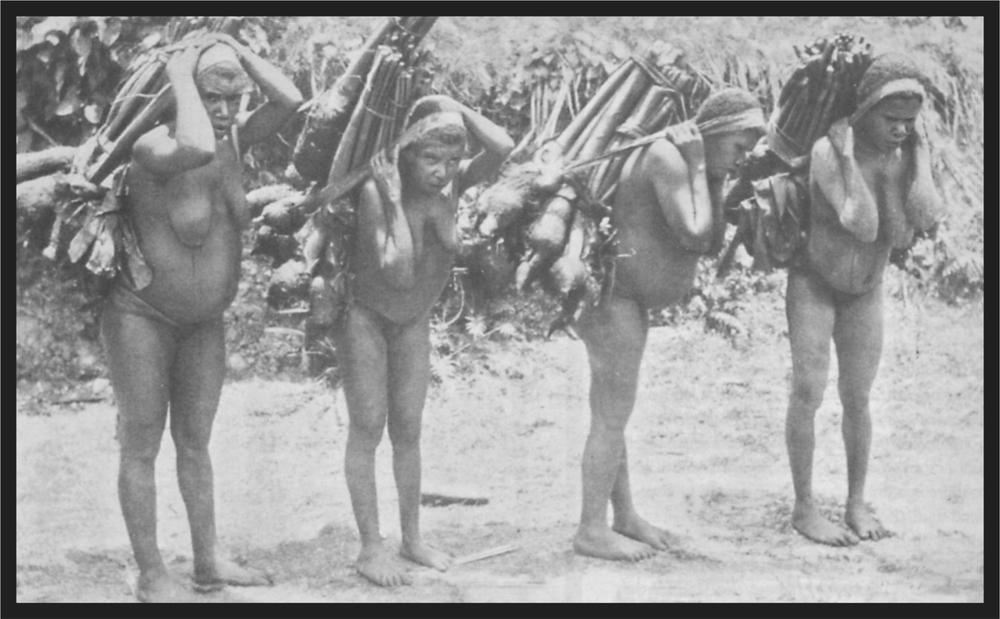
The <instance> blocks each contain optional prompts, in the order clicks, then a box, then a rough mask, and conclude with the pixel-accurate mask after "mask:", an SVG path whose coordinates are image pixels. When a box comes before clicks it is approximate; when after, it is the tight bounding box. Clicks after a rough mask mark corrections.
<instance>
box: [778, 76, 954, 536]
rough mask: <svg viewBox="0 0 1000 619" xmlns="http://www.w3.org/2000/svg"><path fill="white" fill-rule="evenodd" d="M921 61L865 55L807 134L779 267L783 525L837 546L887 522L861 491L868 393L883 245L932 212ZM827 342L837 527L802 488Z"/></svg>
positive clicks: (928, 220)
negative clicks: (841, 494)
mask: <svg viewBox="0 0 1000 619" xmlns="http://www.w3.org/2000/svg"><path fill="white" fill-rule="evenodd" d="M920 79H921V78H920V73H919V71H918V70H917V69H916V68H915V67H914V66H913V65H912V64H911V63H910V62H909V61H908V60H906V59H904V58H899V57H892V56H883V57H881V58H878V59H876V60H875V62H873V63H872V65H871V66H870V67H869V68H868V70H867V71H866V72H865V75H864V76H863V77H862V79H861V81H860V82H859V84H858V87H857V100H858V102H859V106H858V109H857V111H856V112H855V113H854V114H853V115H852V116H851V117H850V118H844V119H841V120H839V121H838V122H836V123H835V124H834V125H833V127H831V128H830V130H829V132H828V133H827V135H826V136H825V137H824V138H822V139H820V140H819V141H817V142H816V144H815V145H814V146H813V149H812V155H811V160H810V202H811V205H810V209H811V211H810V213H811V224H810V226H811V228H810V233H809V242H808V246H807V248H808V251H807V255H808V260H807V261H806V265H805V266H804V267H800V268H795V267H793V268H791V269H789V272H788V289H787V297H786V313H787V317H788V336H789V340H790V342H791V349H792V385H791V393H790V395H789V400H788V416H787V420H786V433H785V435H786V442H787V446H788V458H789V462H790V464H791V469H792V481H793V483H794V486H795V508H794V511H793V514H792V525H793V526H794V527H795V529H796V530H797V531H799V532H800V533H801V534H802V535H804V536H806V537H808V538H809V539H812V540H815V541H817V542H822V543H824V544H832V545H835V546H843V545H851V544H856V543H858V541H859V539H871V540H877V539H881V538H883V537H885V536H887V535H890V532H889V531H888V530H887V529H886V528H885V527H884V526H882V524H881V523H879V522H878V520H876V519H875V518H874V517H873V516H872V514H871V512H870V511H869V509H868V507H867V506H866V505H865V502H864V489H865V478H866V477H867V473H868V453H869V448H870V445H871V433H872V423H871V415H870V412H869V406H868V398H869V394H870V392H871V388H872V383H873V382H874V380H875V374H876V371H877V370H878V364H879V358H880V357H881V354H882V274H883V272H884V270H885V266H886V262H887V260H888V258H889V252H890V250H892V249H893V248H894V247H895V248H905V247H907V246H909V245H910V244H911V243H912V241H913V236H914V232H915V231H917V230H926V229H927V228H929V227H930V226H931V225H932V224H933V222H934V221H935V219H936V216H937V215H936V212H937V209H938V207H939V205H940V199H939V198H938V196H937V195H936V191H935V189H934V186H933V181H932V178H931V173H930V162H929V159H928V152H927V144H926V139H927V138H926V135H924V133H923V131H921V130H918V124H919V123H918V114H919V112H920V108H921V105H922V103H923V101H924V98H925V97H924V90H923V87H922V86H921V83H920V81H919V80H920ZM831 338H832V340H833V343H834V345H835V347H836V350H837V364H838V367H839V377H838V385H837V386H838V391H839V392H840V402H841V404H842V405H843V420H842V433H843V439H844V445H845V447H846V451H847V509H846V513H845V521H846V523H847V527H848V528H842V527H841V526H839V525H836V524H834V523H832V522H830V521H829V520H827V519H826V518H824V517H823V516H822V515H821V514H820V513H819V510H818V509H817V507H816V504H815V502H814V498H813V493H812V461H813V448H814V444H815V439H814V432H813V420H814V418H815V415H816V410H817V409H818V408H819V405H820V402H821V401H822V398H823V391H824V389H825V387H826V381H827V370H828V367H829V362H830V340H831Z"/></svg>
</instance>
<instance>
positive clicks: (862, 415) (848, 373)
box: [833, 286, 890, 540]
mask: <svg viewBox="0 0 1000 619" xmlns="http://www.w3.org/2000/svg"><path fill="white" fill-rule="evenodd" d="M839 309H840V311H839V312H838V314H837V324H836V326H835V328H834V331H833V340H834V342H835V344H836V346H837V362H838V366H839V368H840V380H839V384H838V388H839V391H840V402H841V404H842V405H843V407H844V417H843V421H842V425H841V431H842V432H843V435H844V446H845V448H846V452H847V510H846V514H845V520H846V521H847V525H848V526H849V527H851V529H853V530H854V532H855V533H857V534H858V537H860V538H861V539H871V540H878V539H881V538H883V537H886V536H888V535H890V532H889V531H888V530H887V529H886V528H885V527H883V526H882V524H881V523H879V521H878V520H876V519H875V518H874V517H873V516H872V514H871V512H870V511H869V510H868V508H867V507H866V506H865V500H864V493H865V479H866V478H867V476H868V454H869V450H870V448H871V440H872V419H871V413H870V412H869V407H868V400H869V394H870V393H871V388H872V384H873V383H874V382H875V375H876V373H877V372H878V365H879V360H880V357H881V356H882V288H881V286H879V287H878V288H876V289H875V290H873V291H871V292H870V293H868V294H865V295H862V296H860V297H857V298H856V299H853V300H852V301H850V302H849V303H846V304H845V305H843V306H842V307H841V308H839Z"/></svg>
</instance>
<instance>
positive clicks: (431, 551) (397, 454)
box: [388, 319, 451, 571]
mask: <svg viewBox="0 0 1000 619" xmlns="http://www.w3.org/2000/svg"><path fill="white" fill-rule="evenodd" d="M388 352H389V440H391V441H392V470H393V473H394V475H395V477H396V491H397V492H398V494H399V521H400V527H401V529H402V537H403V545H402V548H401V549H400V552H401V554H402V555H403V557H405V558H407V559H409V560H410V561H414V562H415V563H419V564H421V565H426V566H428V567H433V568H435V569H437V570H441V571H444V570H447V569H448V567H449V566H450V565H451V557H450V556H448V555H447V554H445V553H444V552H441V551H440V550H437V549H435V548H433V547H431V546H428V545H427V544H425V543H424V542H423V539H422V538H421V536H420V471H421V469H420V466H421V465H420V425H421V418H422V415H423V410H424V401H425V400H426V398H427V383H428V381H429V380H430V324H429V322H428V320H427V319H422V320H418V321H417V322H415V323H413V324H412V325H409V326H407V327H405V328H403V329H401V330H400V332H399V333H397V334H395V335H394V336H393V337H392V338H390V339H389V342H388Z"/></svg>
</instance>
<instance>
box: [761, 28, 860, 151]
mask: <svg viewBox="0 0 1000 619" xmlns="http://www.w3.org/2000/svg"><path fill="white" fill-rule="evenodd" d="M793 49H794V50H795V54H796V56H798V58H799V64H798V66H797V67H795V70H794V71H793V72H792V75H791V77H790V78H789V79H788V81H787V82H785V85H784V87H782V89H781V96H780V98H779V99H778V104H777V107H776V108H775V110H774V114H773V115H772V117H771V123H772V125H773V132H772V135H771V136H770V138H769V146H770V148H771V149H772V150H773V151H774V152H775V153H776V154H778V155H779V156H780V157H781V158H782V159H784V160H785V161H786V162H791V161H792V160H793V159H795V158H797V157H802V156H804V155H808V154H809V149H810V148H811V147H812V145H813V143H814V142H815V141H816V140H818V139H819V138H820V137H822V136H823V135H824V134H825V133H826V132H827V130H828V129H829V128H830V125H832V124H833V123H834V121H836V120H837V119H838V118H843V117H844V116H847V115H849V114H850V113H851V112H853V111H854V108H855V106H856V105H857V102H856V101H855V100H854V99H855V94H854V93H855V90H856V88H857V85H858V81H859V80H860V79H861V76H862V75H863V74H864V72H865V70H867V69H868V66H869V65H871V63H872V45H871V43H865V40H864V37H861V38H859V39H857V40H856V41H855V38H854V36H853V35H850V34H845V33H840V34H837V35H836V36H834V37H833V38H831V39H825V38H821V39H817V40H816V41H815V42H814V43H813V44H811V45H806V46H805V47H804V48H802V49H801V50H800V49H799V48H798V47H797V46H794V47H793Z"/></svg>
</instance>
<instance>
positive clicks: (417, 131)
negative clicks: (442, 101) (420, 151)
mask: <svg viewBox="0 0 1000 619" xmlns="http://www.w3.org/2000/svg"><path fill="white" fill-rule="evenodd" d="M451 126H457V127H461V128H462V129H465V121H464V120H463V119H462V115H461V114H460V113H459V112H450V111H449V112H434V113H433V114H430V115H428V116H424V117H423V118H421V119H420V120H418V121H417V122H415V123H413V124H412V125H410V126H409V127H407V128H406V130H405V131H403V135H401V136H399V142H398V147H399V149H404V148H406V147H407V146H409V145H411V144H413V143H414V142H419V141H420V140H421V139H422V138H423V137H424V136H426V135H427V133H428V132H430V131H432V130H434V129H441V128H444V127H451Z"/></svg>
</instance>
